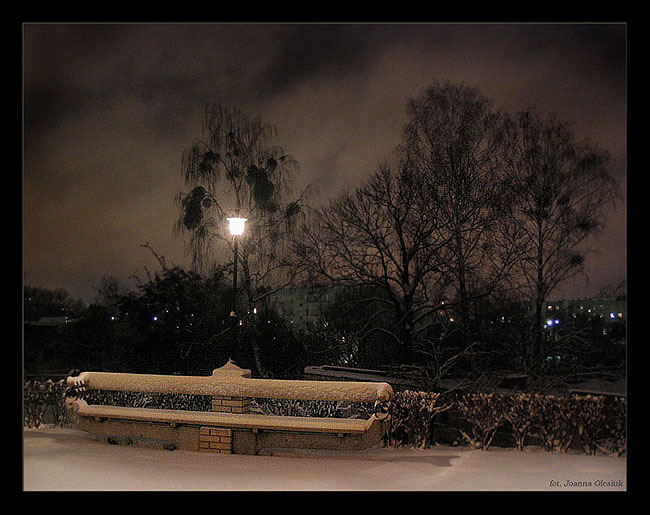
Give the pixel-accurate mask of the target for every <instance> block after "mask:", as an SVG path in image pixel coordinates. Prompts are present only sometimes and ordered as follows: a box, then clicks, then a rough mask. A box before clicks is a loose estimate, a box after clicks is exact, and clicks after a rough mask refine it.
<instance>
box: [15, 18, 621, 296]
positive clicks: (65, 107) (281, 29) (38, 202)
mask: <svg viewBox="0 0 650 515" xmlns="http://www.w3.org/2000/svg"><path fill="white" fill-rule="evenodd" d="M23 80H24V83H23V93H24V104H23V120H24V132H23V134H24V149H23V150H24V153H23V156H24V161H23V265H24V270H23V280H24V283H25V284H29V285H32V286H41V287H44V288H59V287H60V288H64V289H66V290H67V291H68V292H69V293H70V294H71V295H72V296H73V297H76V298H82V299H83V300H85V301H87V302H88V301H91V300H92V299H93V296H94V289H95V288H96V287H97V286H98V285H99V282H100V280H101V278H102V277H104V276H114V277H118V278H121V279H123V281H124V283H125V284H127V285H129V286H131V287H132V286H134V283H133V281H132V280H129V279H128V277H129V276H131V275H133V274H136V275H140V276H143V270H144V268H143V267H145V266H146V267H148V268H149V269H151V270H156V269H157V264H156V262H155V259H154V257H153V256H152V254H151V253H150V252H149V251H148V250H147V249H145V248H143V247H142V246H141V245H143V244H145V243H149V244H150V245H151V246H152V247H153V248H154V249H155V250H156V252H158V253H159V254H161V255H163V256H164V257H165V258H166V260H167V263H168V264H178V265H181V266H188V265H189V262H190V259H189V257H187V256H186V254H185V252H184V249H183V242H182V240H181V239H180V237H176V236H174V234H173V225H174V222H175V221H176V217H177V215H178V213H177V208H176V205H175V202H174V199H175V197H176V195H177V194H178V193H179V192H183V191H187V189H188V188H187V187H186V186H185V185H184V184H183V178H182V175H181V157H182V154H183V150H184V149H185V148H187V147H189V146H190V145H191V143H192V142H193V140H194V139H196V138H198V137H200V136H201V126H202V116H203V111H204V108H205V105H206V103H208V102H212V101H215V102H220V103H222V104H225V105H229V106H235V107H239V108H240V109H242V110H243V111H244V112H245V113H246V114H248V115H250V116H261V117H262V118H263V120H264V121H266V122H268V123H270V124H273V125H275V126H276V128H277V131H278V135H277V138H276V140H275V142H276V143H277V144H278V145H280V146H282V147H283V148H284V150H285V151H286V152H287V153H289V154H291V155H292V156H293V157H294V158H295V159H296V160H297V161H298V163H299V165H300V176H299V177H298V183H297V189H300V188H302V187H304V186H306V185H307V184H312V185H313V186H314V187H315V189H316V190H317V191H318V192H319V194H318V197H316V198H315V200H314V202H318V201H324V200H326V199H329V198H332V197H334V196H335V195H337V194H339V193H341V191H342V190H343V189H344V188H346V187H349V186H355V185H357V184H358V183H359V182H360V181H362V180H364V179H365V178H366V177H367V176H368V174H370V173H371V172H373V171H375V170H376V169H377V167H378V166H379V165H380V164H382V163H383V162H385V161H390V160H391V159H392V158H394V149H395V147H396V145H397V144H398V143H399V142H400V132H401V128H402V126H403V125H404V124H405V123H406V121H407V118H406V102H407V100H408V98H409V97H415V96H417V95H419V94H420V92H421V91H422V90H423V89H424V88H426V87H427V86H428V85H430V84H431V83H433V82H434V81H439V82H445V81H451V82H456V83H463V84H466V85H469V86H476V87H478V88H479V89H480V91H481V92H482V93H483V94H484V95H486V96H487V97H488V98H490V99H491V100H492V101H493V103H494V105H495V107H499V108H503V109H504V110H506V111H508V112H511V113H515V112H516V111H517V110H519V109H523V108H525V107H527V106H537V107H538V108H539V109H540V110H541V111H542V112H544V113H548V112H555V113H558V114H559V115H560V117H561V118H563V119H564V120H567V121H571V122H573V123H574V130H575V134H576V136H578V138H579V139H582V138H589V139H590V140H592V141H594V142H596V143H597V144H598V145H600V146H601V147H602V148H604V149H606V150H607V151H608V152H609V153H610V155H611V173H612V175H614V177H615V178H616V179H617V180H618V182H619V185H620V187H621V191H622V192H623V195H625V189H626V167H627V159H626V125H627V123H626V122H627V120H626V25H625V24H621V23H601V24H494V23H492V24H477V23H473V24H277V23H274V24H261V23H257V24H244V23H237V24H63V23H60V24H32V23H26V24H24V25H23ZM625 215H626V198H625V196H623V201H622V202H620V203H619V205H618V207H617V208H616V209H615V210H611V211H609V212H608V214H607V220H606V224H607V227H606V229H605V231H604V232H603V233H602V234H600V235H599V236H598V237H596V238H594V239H593V240H592V241H591V246H592V247H593V248H595V249H597V250H598V254H597V255H594V256H592V257H590V258H589V261H588V267H587V272H588V275H589V282H588V283H587V282H585V280H584V279H581V280H579V281H577V282H574V283H572V284H569V285H567V286H566V287H565V288H564V289H563V290H562V291H560V292H558V293H557V294H556V295H555V297H562V296H565V297H581V296H587V295H594V294H596V293H597V292H598V291H599V289H600V288H601V287H605V286H608V285H615V284H617V283H619V282H620V281H622V280H624V279H625V277H626V240H625V233H626V216H625Z"/></svg>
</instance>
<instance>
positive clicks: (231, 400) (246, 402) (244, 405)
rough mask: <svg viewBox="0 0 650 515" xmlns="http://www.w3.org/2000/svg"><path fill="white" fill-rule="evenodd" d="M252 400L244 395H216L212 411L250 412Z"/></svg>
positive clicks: (213, 398)
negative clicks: (243, 396)
mask: <svg viewBox="0 0 650 515" xmlns="http://www.w3.org/2000/svg"><path fill="white" fill-rule="evenodd" d="M250 405H251V400H250V399H248V398H242V397H230V396H228V395H225V396H214V397H212V411H218V412H220V413H250Z"/></svg>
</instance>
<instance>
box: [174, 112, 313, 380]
mask: <svg viewBox="0 0 650 515" xmlns="http://www.w3.org/2000/svg"><path fill="white" fill-rule="evenodd" d="M276 135H277V131H276V128H275V127H274V126H272V125H269V124H266V123H264V122H263V121H262V120H261V119H260V118H250V117H248V116H246V115H245V114H243V113H242V112H241V111H240V110H239V109H237V108H231V107H226V106H223V105H220V104H217V103H211V104H208V105H207V106H206V109H205V115H204V120H203V127H202V137H201V138H199V139H196V140H195V141H194V142H193V143H192V145H191V147H190V148H188V149H186V150H185V151H184V153H183V158H182V173H183V177H184V179H185V184H186V185H187V186H188V187H189V188H190V191H189V192H182V193H180V194H179V195H178V197H177V203H178V207H179V217H178V220H177V222H176V226H175V229H176V233H177V234H180V235H182V236H184V237H185V238H186V240H185V244H186V248H187V250H188V251H189V252H190V253H191V256H192V266H193V268H194V269H195V270H196V271H199V272H208V271H210V270H211V269H213V268H214V266H215V265H216V264H217V263H219V262H223V261H224V260H228V259H232V257H233V256H234V251H235V248H236V249H237V258H238V261H239V265H238V267H239V268H240V273H241V274H242V275H241V281H240V284H238V288H237V291H238V299H235V304H236V305H239V306H240V308H239V310H238V311H239V312H241V313H242V314H243V315H244V317H246V316H247V314H248V313H251V312H253V307H254V306H255V305H256V304H257V303H258V302H260V300H261V299H262V298H263V297H265V296H267V295H269V294H271V293H273V292H274V291H277V290H278V289H279V288H281V287H284V286H286V285H287V284H289V283H290V282H291V280H292V278H293V277H294V275H295V274H296V270H295V268H291V267H288V266H286V261H285V259H284V258H285V256H286V253H287V251H288V245H287V239H288V235H289V234H290V233H291V232H292V230H293V228H294V227H295V224H296V223H297V220H298V218H299V216H300V215H301V212H302V209H301V203H302V201H303V198H302V196H300V197H298V198H294V199H290V195H291V190H292V182H293V178H294V176H295V173H296V172H297V170H298V165H297V163H296V161H295V160H294V159H293V158H292V157H291V156H289V155H287V154H286V153H285V152H284V150H283V149H282V148H281V147H279V146H276V145H273V144H272V143H273V140H274V139H275V137H276ZM236 210H238V211H239V212H240V214H241V216H243V217H245V218H247V219H248V222H247V224H246V230H245V233H244V234H243V235H242V236H240V237H238V239H239V241H238V245H237V246H236V247H235V246H234V245H233V243H234V240H233V237H232V236H231V235H230V234H229V232H228V228H227V221H226V218H227V217H229V216H233V214H234V213H235V212H236ZM238 301H239V302H238ZM258 357H259V356H258V355H257V353H256V360H257V358H258ZM258 366H259V367H258V368H261V363H258ZM260 371H261V370H260Z"/></svg>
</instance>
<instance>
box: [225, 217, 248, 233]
mask: <svg viewBox="0 0 650 515" xmlns="http://www.w3.org/2000/svg"><path fill="white" fill-rule="evenodd" d="M246 220H248V219H247V218H239V217H238V216H236V217H233V218H228V229H229V230H230V234H232V235H233V236H241V235H242V234H244V226H245V225H246Z"/></svg>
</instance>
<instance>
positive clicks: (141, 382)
mask: <svg viewBox="0 0 650 515" xmlns="http://www.w3.org/2000/svg"><path fill="white" fill-rule="evenodd" d="M250 375H251V374H250V370H247V369H242V368H240V367H238V366H237V365H235V364H234V363H233V362H232V361H230V360H229V361H228V363H226V364H225V365H224V366H223V367H221V368H217V369H215V370H214V371H213V372H212V375H210V376H175V375H158V374H126V373H116V372H82V373H81V374H79V375H78V376H76V377H68V379H67V384H68V386H83V387H84V388H86V389H88V390H116V391H133V392H150V393H151V392H157V393H184V394H192V395H212V396H218V397H226V396H229V397H237V398H250V397H254V398H269V399H304V400H329V401H336V400H341V401H353V402H377V401H379V402H386V401H390V400H391V399H392V398H393V389H392V387H391V386H390V385H389V384H388V383H371V382H360V381H358V382H354V381H308V380H288V379H253V378H251V377H250Z"/></svg>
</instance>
